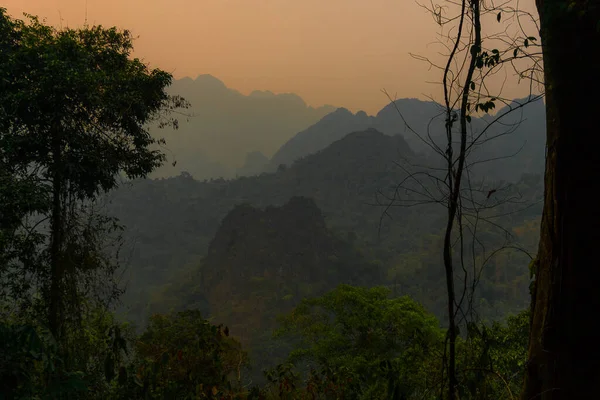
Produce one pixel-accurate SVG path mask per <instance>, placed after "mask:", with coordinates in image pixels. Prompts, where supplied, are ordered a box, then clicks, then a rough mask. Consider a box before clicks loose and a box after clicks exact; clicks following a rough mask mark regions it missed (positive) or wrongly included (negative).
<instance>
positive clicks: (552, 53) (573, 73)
mask: <svg viewBox="0 0 600 400" xmlns="http://www.w3.org/2000/svg"><path fill="white" fill-rule="evenodd" d="M536 4H537V8H538V11H539V15H540V21H541V26H540V35H541V39H542V49H543V55H544V78H545V86H546V120H547V147H546V150H547V156H546V174H545V196H544V199H545V200H544V210H543V215H542V224H541V232H540V244H539V250H538V256H537V260H536V263H535V264H534V271H533V272H534V273H535V277H536V280H535V288H534V292H533V295H532V304H531V309H532V320H531V334H530V335H531V336H530V341H529V359H528V367H527V374H526V380H525V385H524V390H523V392H522V399H524V400H525V399H527V400H528V399H532V398H536V399H541V400H546V399H574V398H582V399H583V398H594V397H597V395H598V382H597V379H598V376H599V375H600V342H599V341H598V339H597V337H596V336H597V335H596V332H595V330H594V329H593V328H592V327H591V325H590V323H591V321H592V320H593V318H594V317H593V316H594V315H595V313H596V312H597V310H598V309H599V308H600V297H599V296H598V294H597V292H598V286H599V285H600V269H598V268H597V264H598V262H597V260H596V258H597V257H596V253H597V248H598V233H597V231H596V229H597V227H598V226H600V209H599V208H598V204H597V198H596V196H595V195H594V194H593V193H595V190H594V188H595V186H596V181H597V171H598V160H599V158H598V149H599V148H600V138H599V136H598V135H597V134H596V132H597V131H598V118H597V113H598V100H597V98H596V97H595V96H596V95H597V93H599V92H600V77H599V76H598V71H597V66H596V65H594V63H593V62H590V59H589V55H590V54H591V52H593V50H595V49H596V48H597V44H598V43H600V22H599V21H600V1H598V0H587V1H570V2H569V1H564V0H537V1H536Z"/></svg>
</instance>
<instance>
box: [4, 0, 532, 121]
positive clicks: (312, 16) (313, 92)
mask: <svg viewBox="0 0 600 400" xmlns="http://www.w3.org/2000/svg"><path fill="white" fill-rule="evenodd" d="M427 3H428V2H427ZM521 3H531V4H533V0H521ZM2 6H3V7H6V8H7V9H8V12H9V14H11V15H12V16H13V17H21V13H22V12H23V11H26V12H28V13H31V14H34V15H38V16H40V17H46V18H47V21H48V23H50V24H53V25H57V26H59V25H60V23H61V22H60V21H61V18H62V25H63V26H66V25H68V26H70V27H75V26H80V25H82V24H83V22H84V21H85V18H86V10H87V19H88V23H89V24H102V25H105V26H113V25H116V26H118V27H120V28H126V29H129V30H131V31H132V32H133V33H134V34H135V35H138V36H139V39H138V40H137V41H136V43H135V48H136V56H138V57H140V58H143V59H144V60H145V61H147V62H148V63H150V64H151V65H152V66H154V67H160V68H162V69H165V70H167V71H170V72H172V73H173V74H174V76H175V77H176V78H180V77H184V76H190V77H195V76H196V75H198V74H205V73H208V74H212V75H214V76H216V77H217V78H219V79H221V80H222V81H224V82H225V84H226V85H227V86H228V87H231V88H234V89H237V90H239V91H240V92H242V93H245V94H247V93H249V92H250V91H252V90H254V89H260V90H271V91H273V92H276V93H281V92H293V93H296V94H298V95H300V96H301V97H302V98H304V100H305V101H306V102H307V103H309V104H310V105H312V106H320V105H323V104H332V105H335V106H342V107H346V108H349V109H351V110H353V111H357V110H359V109H362V110H365V111H367V112H368V113H371V114H373V113H376V112H377V111H378V110H379V109H381V108H382V107H383V106H384V105H385V104H386V103H387V100H386V97H385V95H384V94H382V93H381V89H383V88H385V89H387V90H388V91H389V92H391V93H397V94H398V97H418V98H425V97H426V96H427V95H434V97H437V91H438V88H437V87H435V86H433V85H431V84H427V83H426V81H433V80H436V79H439V78H438V77H437V75H436V72H434V71H428V70H427V65H425V64H424V63H422V62H419V61H416V60H414V59H413V58H411V57H410V55H409V54H408V53H409V52H412V53H418V54H423V55H428V56H433V55H434V54H435V52H436V51H437V50H436V49H435V48H433V47H431V46H429V47H428V43H431V42H433V41H435V39H436V38H435V34H436V32H438V31H439V28H438V27H437V25H436V24H435V23H434V22H433V20H432V18H431V17H430V16H429V15H428V14H427V13H426V11H425V10H423V9H422V8H420V7H419V6H418V5H417V3H416V2H415V0H4V1H3V5H2ZM523 86H526V85H523ZM509 89H510V90H509V91H507V92H505V95H506V94H511V95H512V94H513V93H514V96H513V97H517V96H520V95H523V94H524V93H526V92H525V90H526V87H521V88H515V87H514V86H512V87H510V88H509Z"/></svg>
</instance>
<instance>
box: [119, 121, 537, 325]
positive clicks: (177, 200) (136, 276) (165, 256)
mask: <svg viewBox="0 0 600 400" xmlns="http://www.w3.org/2000/svg"><path fill="white" fill-rule="evenodd" d="M399 160H404V161H405V164H402V162H399ZM423 162H424V161H423V158H422V156H421V155H419V154H416V153H414V152H413V151H412V150H411V149H410V147H409V146H408V144H407V143H406V141H405V140H404V138H403V136H402V135H395V136H389V135H385V134H383V133H381V132H379V131H377V130H374V129H370V130H366V131H361V132H353V133H350V134H348V135H346V136H345V137H343V138H342V139H340V140H337V141H335V142H334V143H332V144H330V145H329V146H327V147H326V148H324V149H322V150H321V151H318V152H317V153H314V154H311V155H308V156H306V157H303V158H302V159H300V160H298V161H297V162H295V163H294V164H292V165H291V166H289V167H287V168H282V169H280V170H278V171H277V172H275V173H263V174H261V175H258V176H252V177H240V178H238V179H233V180H224V179H217V180H209V181H204V182H202V181H198V180H195V179H193V178H192V177H191V176H189V175H186V174H182V175H180V176H178V177H174V178H169V179H156V180H151V179H146V180H138V181H134V182H131V183H130V184H129V185H128V186H126V187H122V188H121V189H119V190H118V191H116V192H115V193H113V195H112V198H111V204H110V205H109V209H108V210H109V211H110V213H111V214H112V215H114V216H116V217H118V218H119V219H120V220H121V221H122V223H123V224H124V225H125V226H126V227H127V231H126V239H127V241H128V243H129V244H130V254H131V258H130V265H131V267H130V269H129V273H130V279H131V284H130V286H129V291H128V293H126V296H127V297H128V298H129V301H130V302H137V303H139V304H138V307H137V308H135V309H134V310H133V312H134V313H135V314H136V315H138V316H139V317H140V318H142V319H143V318H144V315H146V314H145V313H147V312H148V308H147V307H146V305H145V303H144V302H145V301H147V300H145V299H147V296H148V293H149V292H148V290H149V289H147V288H150V287H152V286H155V285H164V284H165V283H166V282H169V281H170V280H172V279H173V277H174V276H176V274H177V271H179V270H181V269H182V268H193V266H194V265H199V264H200V263H202V261H201V260H202V259H203V258H204V257H206V255H207V254H208V251H209V247H210V244H211V241H212V240H213V238H214V237H215V235H216V233H217V231H218V230H219V227H220V226H221V223H222V221H223V219H224V218H225V217H226V216H227V214H228V213H229V212H230V211H231V210H233V209H234V208H235V207H236V206H238V205H240V204H249V205H251V206H252V207H254V208H265V207H269V206H274V207H281V206H283V205H285V204H286V203H288V201H289V200H290V198H293V197H298V196H300V197H307V198H311V199H313V200H314V202H315V204H316V206H317V207H318V208H319V209H320V210H321V211H322V214H323V218H324V221H325V223H326V225H327V227H328V229H331V230H332V231H333V232H336V233H339V234H340V235H348V236H349V237H353V238H354V239H355V243H356V245H357V246H359V247H361V248H363V249H364V251H365V253H366V254H368V258H369V259H370V260H375V259H376V260H378V262H380V263H382V265H384V266H385V267H386V268H388V269H389V272H388V273H389V275H388V276H389V277H398V279H400V282H401V284H402V285H404V286H403V287H404V289H403V290H404V291H405V292H406V293H409V294H412V295H414V296H415V298H416V299H418V300H419V301H421V302H422V303H423V304H425V305H426V306H428V308H429V309H430V310H432V311H434V312H437V311H438V310H440V309H441V310H443V307H442V305H443V296H442V294H443V293H442V294H440V292H439V290H438V289H439V288H438V286H436V285H437V283H435V284H434V283H433V282H437V280H438V279H440V280H441V279H443V275H442V274H441V272H442V271H441V270H440V264H439V262H440V260H439V259H438V257H436V255H437V254H438V253H437V251H438V250H439V248H438V244H439V243H438V242H437V241H438V240H439V238H440V237H441V236H440V235H441V233H442V231H443V228H444V218H445V209H444V207H443V206H441V205H439V204H421V203H422V201H416V202H415V201H412V200H413V197H414V196H413V193H414V192H415V191H416V190H419V189H422V187H420V186H419V185H420V183H418V182H414V181H412V180H410V179H409V180H406V178H407V177H408V174H407V172H408V170H407V168H406V166H407V165H410V164H412V165H419V164H422V163H423ZM403 181H404V182H406V184H405V185H404V187H403V188H400V189H402V190H399V188H398V184H399V183H400V182H403ZM421 183H422V182H421ZM541 183H542V181H541V178H540V176H539V175H537V176H536V175H530V176H525V177H523V178H520V179H519V180H517V181H515V182H514V184H513V185H511V186H508V187H503V188H502V190H501V193H500V191H499V195H501V196H505V197H509V198H511V199H518V200H519V201H518V202H508V203H502V202H500V205H499V206H498V207H497V208H495V209H493V210H489V211H487V213H488V214H489V213H492V214H493V213H497V214H499V215H505V217H503V218H504V219H503V221H504V222H503V224H506V225H507V226H508V229H511V228H510V227H513V226H514V227H519V226H521V225H523V224H524V223H525V222H524V221H533V222H531V224H529V222H528V224H529V225H526V226H527V228H523V227H522V228H519V229H520V231H526V232H530V233H529V234H531V235H534V234H535V232H534V233H531V232H532V231H531V230H532V229H533V230H534V231H535V229H537V227H538V226H539V222H536V221H537V219H538V218H539V215H540V204H541V203H540V199H541V198H542V195H543V192H542V189H541V188H542V185H541ZM424 184H425V185H426V186H425V187H427V189H428V190H430V191H432V192H433V193H435V192H434V189H435V186H434V185H433V184H432V183H431V182H425V183H424ZM432 185H433V186H432ZM481 185H482V186H481V192H483V193H484V195H483V196H484V198H483V199H482V201H486V200H487V199H486V198H485V193H487V191H488V190H492V189H497V188H498V186H497V183H496V182H494V181H493V180H486V181H485V182H483V183H481ZM394 197H395V198H397V200H399V201H397V202H394V203H391V200H390V199H391V198H394ZM421 200H422V199H421ZM402 201H404V203H403V202H402ZM407 201H408V202H407ZM417 204H420V205H417ZM526 206H527V207H526ZM486 215H487V214H486V212H484V213H482V214H481V217H482V218H484V217H485V216H486ZM492 216H493V215H492ZM288 223H289V224H292V223H295V222H290V221H288ZM292 226H293V225H290V227H292ZM494 229H495V228H494V225H485V224H484V225H482V226H481V227H480V229H479V230H478V231H479V232H480V234H485V235H486V237H487V238H488V239H490V238H495V239H493V240H495V241H497V243H499V244H502V243H504V240H505V232H504V231H501V232H500V231H498V232H496V231H494ZM486 230H489V231H486ZM490 240H491V239H490ZM515 257H516V258H514V259H513V261H511V262H512V263H513V264H511V265H514V268H516V269H515V270H514V271H513V272H511V274H508V273H507V274H500V275H499V276H500V277H506V279H507V282H513V280H514V279H515V278H514V277H515V276H521V275H523V276H524V275H526V268H524V269H519V268H517V267H518V266H519V265H521V264H522V263H525V264H523V265H526V264H527V262H526V261H523V260H521V259H519V258H518V256H515ZM411 260H412V261H411ZM215 264H218V263H215ZM397 265H403V267H402V268H401V271H402V273H400V272H399V271H396V270H395V268H396V266H397ZM409 265H410V267H409ZM505 265H506V264H501V265H500V266H499V267H498V268H504V266H505ZM407 271H411V272H407ZM419 276H423V277H424V278H423V279H420V278H419V279H417V278H416V277H419ZM389 277H388V278H387V279H388V280H386V282H388V283H389V279H392V278H389ZM400 277H401V278H400ZM394 279H396V278H394ZM494 279H496V278H494ZM523 279H524V280H523V282H521V284H523V285H525V288H526V285H527V282H528V281H527V280H526V278H523ZM440 285H441V284H440ZM433 287H435V288H438V289H435V290H433V289H432V288H433ZM439 287H441V288H443V285H441V286H439ZM144 288H146V289H144ZM509 289H510V290H512V289H514V286H510V285H509V286H508V288H507V289H506V290H509ZM490 290H491V289H490ZM503 290H504V289H503ZM515 290H516V289H515ZM143 291H146V294H144V293H143ZM492 292H493V291H492ZM493 293H495V292H493ZM511 293H512V292H511ZM516 293H519V294H518V295H517V294H514V293H513V294H511V296H512V298H513V300H511V301H510V302H507V304H509V305H513V304H515V302H521V301H523V299H526V298H527V297H526V294H527V292H526V290H523V291H522V293H521V290H520V289H519V290H517V291H516ZM499 297H501V296H499V295H494V296H491V297H490V299H496V298H499ZM490 301H491V300H490ZM491 304H494V303H493V302H492V303H491ZM519 304H520V303H519ZM139 307H143V308H139ZM511 307H512V306H511ZM442 314H443V313H442Z"/></svg>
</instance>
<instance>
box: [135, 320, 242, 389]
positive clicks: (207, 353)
mask: <svg viewBox="0 0 600 400" xmlns="http://www.w3.org/2000/svg"><path fill="white" fill-rule="evenodd" d="M135 349H136V354H137V357H138V361H137V362H136V364H134V365H135V368H134V370H135V372H134V373H133V374H131V375H132V376H130V377H129V378H123V379H124V380H126V379H128V383H129V384H130V386H131V387H133V388H134V389H135V388H136V386H137V389H135V390H134V393H137V396H142V397H143V396H149V398H161V399H162V398H166V399H171V398H173V399H197V398H203V397H202V396H206V397H208V396H212V395H217V394H219V393H220V394H225V393H230V392H231V391H232V390H234V389H235V386H239V377H240V374H241V371H242V370H243V369H244V368H246V366H247V364H248V358H247V355H246V353H245V352H244V351H243V350H242V349H241V346H240V344H239V343H238V342H237V341H236V340H235V339H233V338H232V337H230V336H229V329H228V328H227V327H223V326H215V325H211V324H210V323H209V322H208V321H206V320H205V319H203V318H202V316H201V315H200V312H199V311H196V310H193V311H192V310H190V311H183V312H178V313H176V314H171V315H159V314H156V315H154V316H152V318H151V319H150V323H149V325H148V327H147V329H146V331H145V332H144V333H143V334H142V335H141V336H140V337H139V338H138V339H137V341H136V344H135ZM123 374H124V373H123ZM236 380H238V382H236ZM232 381H233V383H232ZM131 383H133V384H134V385H131Z"/></svg>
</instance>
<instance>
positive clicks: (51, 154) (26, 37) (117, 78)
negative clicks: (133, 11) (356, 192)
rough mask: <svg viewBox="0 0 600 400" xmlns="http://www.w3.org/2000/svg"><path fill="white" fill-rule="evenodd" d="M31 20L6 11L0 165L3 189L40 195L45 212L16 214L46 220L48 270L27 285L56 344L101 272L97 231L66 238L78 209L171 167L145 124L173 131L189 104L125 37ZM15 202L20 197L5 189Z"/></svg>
mask: <svg viewBox="0 0 600 400" xmlns="http://www.w3.org/2000/svg"><path fill="white" fill-rule="evenodd" d="M26 17H27V22H25V21H22V20H13V19H11V18H10V17H9V16H8V15H7V14H6V11H5V10H4V9H0V32H1V38H0V53H1V54H2V57H0V145H1V152H0V155H1V161H0V162H1V165H2V166H3V167H6V166H9V168H10V169H9V170H8V171H9V176H8V178H5V177H4V176H3V177H2V178H3V180H5V181H8V182H9V183H10V182H13V183H23V182H33V186H34V187H35V188H36V189H38V191H39V192H41V200H42V201H41V204H39V207H37V208H36V209H34V210H21V214H20V215H15V218H16V219H19V218H22V217H23V216H24V215H25V214H27V213H28V212H37V213H38V214H41V215H42V218H41V219H42V221H45V220H48V221H49V224H48V226H47V229H48V230H49V232H50V234H49V238H48V240H47V241H46V243H45V245H46V249H45V251H44V262H45V265H44V266H41V267H40V266H39V265H38V266H37V268H35V269H33V270H31V269H30V270H27V271H24V274H23V275H24V276H22V278H25V277H26V276H27V275H28V274H30V275H31V274H34V275H36V276H37V277H38V278H40V277H41V278H42V279H41V280H40V282H41V291H42V293H43V299H44V305H45V307H46V315H47V317H46V320H47V324H48V326H49V328H50V331H51V332H52V334H53V336H54V337H56V338H57V339H59V338H60V337H61V335H62V334H63V332H62V325H63V321H64V320H65V319H66V318H67V316H68V315H67V307H68V306H69V305H73V303H74V301H73V299H72V297H73V294H74V291H75V292H76V291H77V290H78V289H79V286H80V282H77V272H79V271H81V270H86V269H93V268H100V265H97V263H95V260H94V259H93V258H92V257H91V256H93V254H96V252H95V251H91V252H90V251H88V250H89V249H88V247H86V239H87V238H88V237H92V236H93V232H92V231H90V230H86V229H85V228H82V230H80V231H77V230H75V232H78V233H80V234H81V235H82V236H83V238H82V240H81V241H78V240H75V241H73V240H71V239H73V236H72V235H69V234H70V233H72V232H70V231H69V229H70V228H74V227H75V225H76V223H75V222H76V221H77V219H78V215H80V209H81V207H82V206H83V207H85V206H87V205H89V203H90V202H92V201H93V200H95V199H96V198H97V196H98V195H99V194H100V193H102V192H106V191H109V190H111V189H113V188H114V187H115V186H117V184H118V178H119V174H124V176H126V177H128V178H136V177H144V176H146V175H147V174H148V173H149V172H151V171H152V170H154V169H155V168H156V167H158V166H160V165H161V163H162V162H163V161H164V159H165V158H164V155H163V154H162V152H161V151H160V150H158V149H157V148H156V146H157V145H159V144H161V143H162V141H161V140H157V139H155V138H154V137H153V136H151V135H150V132H149V131H148V128H147V127H148V124H149V123H151V122H153V121H156V120H158V122H159V125H160V126H166V125H171V126H173V127H175V128H176V127H177V120H175V119H173V118H170V117H167V115H168V113H169V112H171V111H174V110H175V109H177V108H179V107H182V106H186V103H185V101H184V100H183V99H182V98H180V97H178V96H169V95H168V94H167V93H166V92H165V88H166V87H167V86H168V85H169V84H170V83H171V79H172V76H171V75H170V74H169V73H166V72H164V71H161V70H159V69H153V70H151V69H149V67H148V66H147V65H145V64H144V63H142V62H141V61H140V60H139V59H131V57H130V55H131V51H132V48H133V47H132V37H131V35H130V33H129V32H128V31H118V30H117V29H116V28H110V29H105V28H103V27H101V26H94V27H87V26H86V27H84V28H82V29H62V30H57V29H55V28H52V27H50V26H47V25H45V24H44V23H43V22H40V21H39V20H38V19H37V18H36V17H33V16H29V15H26ZM3 175H4V174H3ZM26 178H27V179H26ZM3 183H4V182H3ZM21 186H23V185H21ZM0 189H6V185H3V188H0ZM11 193H14V194H19V192H14V191H13V189H11V188H9V189H8V190H3V195H6V194H9V195H10V194H11ZM0 198H2V197H0ZM20 199H21V200H22V199H23V197H21V198H20ZM17 200H19V199H17ZM14 221H16V220H13V222H14ZM90 243H91V242H89V241H88V242H87V245H89V244H90ZM73 251H75V253H73ZM20 261H22V260H20ZM94 264H96V265H94ZM18 265H23V263H22V262H20V264H18ZM6 269H10V267H9V268H6ZM17 269H18V267H17ZM14 270H15V267H14V265H13V267H12V269H11V271H13V272H14ZM13 294H14V293H13ZM75 303H76V302H75Z"/></svg>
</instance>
